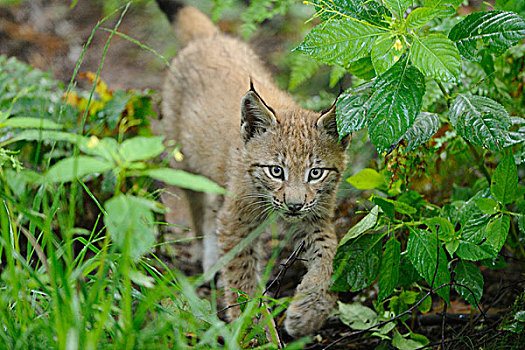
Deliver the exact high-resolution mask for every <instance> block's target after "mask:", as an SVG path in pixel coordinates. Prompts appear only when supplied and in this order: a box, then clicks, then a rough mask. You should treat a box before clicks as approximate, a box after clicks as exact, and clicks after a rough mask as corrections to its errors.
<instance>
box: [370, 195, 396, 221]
mask: <svg viewBox="0 0 525 350" xmlns="http://www.w3.org/2000/svg"><path fill="white" fill-rule="evenodd" d="M372 203H374V204H376V205H378V206H379V208H381V211H382V212H383V213H385V215H386V216H388V217H389V218H390V219H393V218H394V216H395V215H396V213H395V210H394V203H392V201H390V200H388V198H384V197H380V196H373V197H372Z"/></svg>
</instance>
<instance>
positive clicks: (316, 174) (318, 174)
mask: <svg viewBox="0 0 525 350" xmlns="http://www.w3.org/2000/svg"><path fill="white" fill-rule="evenodd" d="M325 172H326V170H325V169H320V168H313V169H310V173H309V174H308V181H317V180H320V179H321V178H322V177H323V176H324V174H325Z"/></svg>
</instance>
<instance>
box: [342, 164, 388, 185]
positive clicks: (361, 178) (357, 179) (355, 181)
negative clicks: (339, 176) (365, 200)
mask: <svg viewBox="0 0 525 350" xmlns="http://www.w3.org/2000/svg"><path fill="white" fill-rule="evenodd" d="M346 181H347V182H348V183H350V184H351V185H352V186H354V187H355V188H357V189H358V190H373V189H375V188H378V187H380V186H382V185H384V184H385V179H384V177H383V175H381V174H380V173H378V172H377V171H376V170H374V169H370V168H365V169H361V170H359V172H358V173H357V174H354V175H352V176H350V177H349V178H348V179H346Z"/></svg>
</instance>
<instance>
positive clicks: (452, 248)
mask: <svg viewBox="0 0 525 350" xmlns="http://www.w3.org/2000/svg"><path fill="white" fill-rule="evenodd" d="M458 247H459V239H454V240H452V241H449V242H447V243H445V249H446V250H447V252H448V254H449V255H450V256H453V255H454V253H455V252H456V250H458Z"/></svg>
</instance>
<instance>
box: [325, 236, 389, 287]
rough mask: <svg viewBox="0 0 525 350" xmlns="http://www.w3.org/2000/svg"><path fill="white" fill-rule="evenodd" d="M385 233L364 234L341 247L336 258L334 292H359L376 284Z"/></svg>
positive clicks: (333, 277) (333, 276) (333, 278)
mask: <svg viewBox="0 0 525 350" xmlns="http://www.w3.org/2000/svg"><path fill="white" fill-rule="evenodd" d="M383 236H384V234H383V233H374V234H364V235H361V236H359V237H358V238H356V239H354V240H351V241H348V242H347V243H346V244H344V245H342V246H339V248H338V249H337V253H336V254H335V258H334V274H333V275H332V290H334V291H340V292H343V291H348V290H350V291H358V290H361V289H363V288H366V287H368V286H369V285H371V284H372V283H374V281H375V279H376V278H377V274H378V273H379V267H380V265H381V241H382V240H383Z"/></svg>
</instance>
